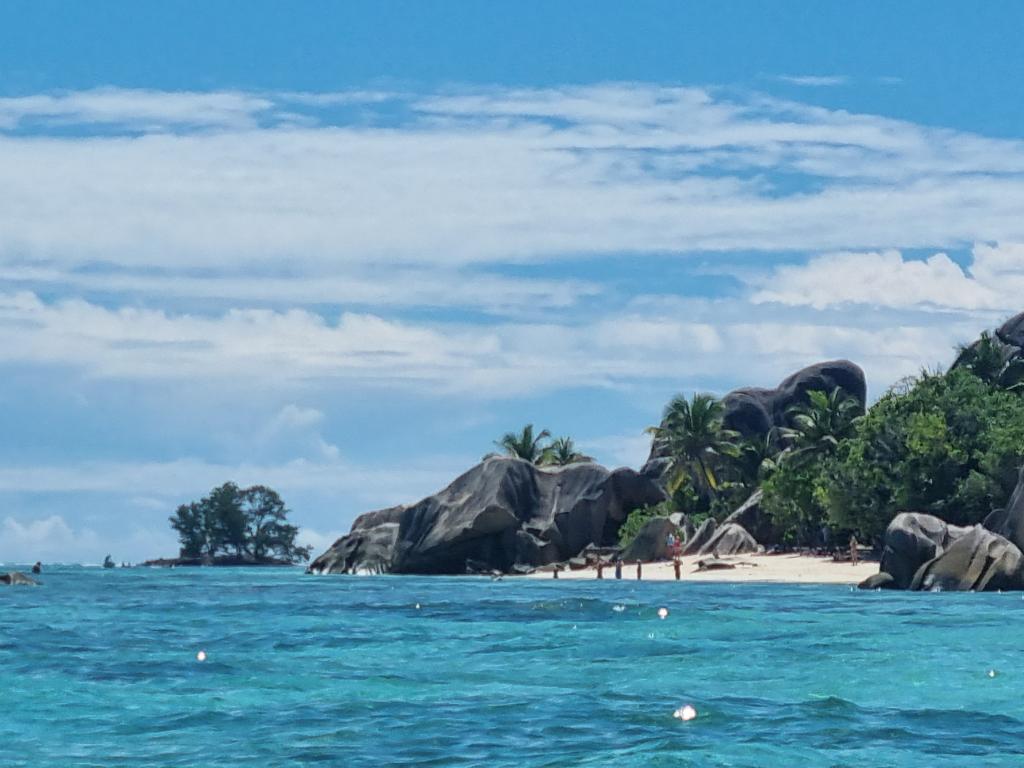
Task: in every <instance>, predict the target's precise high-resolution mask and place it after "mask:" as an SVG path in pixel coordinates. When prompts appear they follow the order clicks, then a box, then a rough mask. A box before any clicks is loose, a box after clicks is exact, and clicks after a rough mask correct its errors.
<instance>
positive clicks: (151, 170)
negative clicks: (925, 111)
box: [0, 84, 1024, 278]
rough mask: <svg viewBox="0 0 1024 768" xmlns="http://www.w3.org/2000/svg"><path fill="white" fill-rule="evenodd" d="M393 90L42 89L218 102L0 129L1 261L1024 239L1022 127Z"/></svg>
mask: <svg viewBox="0 0 1024 768" xmlns="http://www.w3.org/2000/svg"><path fill="white" fill-rule="evenodd" d="M327 96H330V97H331V98H339V97H340V95H338V94H328V95H327ZM101 97H102V98H101ZM307 97H308V98H309V99H312V98H313V95H307ZM29 98H33V97H29ZM40 98H42V97H40ZM351 98H353V99H355V100H357V101H358V100H359V99H364V100H365V101H362V102H359V103H360V104H361V105H362V107H363V108H364V109H368V110H372V109H373V108H374V104H376V103H378V102H376V101H375V100H374V99H375V98H377V97H375V96H374V95H372V94H364V95H359V94H355V95H352V96H351ZM395 98H401V99H403V101H402V104H403V105H404V106H405V107H407V110H405V111H404V112H403V114H412V115H413V116H414V117H413V118H411V119H410V118H404V119H403V120H402V121H400V122H398V123H393V124H387V123H384V124H381V123H380V122H379V121H369V122H362V123H359V124H358V125H351V124H330V122H329V119H328V117H327V116H326V115H324V114H321V113H319V112H317V111H316V109H315V107H307V108H308V109H311V110H313V111H312V112H310V113H309V114H308V115H307V117H308V118H309V124H308V125H306V126H305V127H290V126H288V125H285V124H282V123H281V122H280V121H278V122H272V124H271V125H269V126H267V127H264V126H262V125H261V124H255V125H249V126H248V127H245V128H238V127H236V121H237V120H243V121H244V120H251V119H253V117H252V116H253V115H260V114H262V113H263V111H267V112H270V113H272V114H274V115H276V114H278V112H280V111H281V110H285V109H287V108H288V106H289V104H288V102H287V96H282V95H274V94H237V93H234V94H233V93H227V94H224V93H212V94H158V93H151V92H142V93H140V92H130V91H107V92H103V93H102V94H100V95H97V94H96V93H94V92H90V93H86V94H67V95H65V96H62V97H60V98H59V99H57V101H58V102H59V103H58V104H57V106H52V104H51V102H52V101H53V97H46V99H50V101H47V100H46V99H44V100H43V101H44V103H43V106H40V107H35V108H34V109H36V111H37V112H39V113H40V114H48V113H47V110H51V111H55V112H61V110H63V112H61V114H63V113H70V114H72V115H80V116H81V119H83V120H85V119H90V120H91V119H95V118H96V116H97V115H99V116H102V115H103V114H107V113H110V114H116V115H120V116H122V117H124V120H125V121H127V122H130V120H129V117H128V116H129V115H130V114H131V113H132V111H133V110H134V111H136V112H137V113H138V115H139V118H140V120H143V121H145V120H154V121H156V122H160V121H161V120H163V121H165V122H167V121H172V122H173V120H174V119H176V118H175V117H174V116H175V115H181V118H180V119H181V120H182V121H185V122H186V123H187V122H188V120H191V119H193V116H194V115H197V114H204V113H205V110H204V109H202V108H200V107H199V106H197V103H198V104H200V105H201V104H205V102H204V101H203V100H204V99H206V100H209V101H210V102H211V104H212V105H213V106H216V105H219V106H217V108H216V109H213V107H212V106H211V110H212V112H211V114H214V117H213V118H211V122H213V123H215V124H216V125H215V126H214V128H215V129H208V130H203V131H199V132H194V131H188V130H183V131H180V132H178V133H161V132H148V131H145V130H143V131H142V133H141V135H138V134H137V133H132V134H129V135H122V134H115V135H91V136H87V137H82V136H67V135H63V134H61V135H47V134H46V133H45V130H44V131H43V135H32V136H25V135H14V134H10V135H6V136H3V137H2V138H0V262H7V264H8V266H10V265H21V266H26V265H28V264H34V265H36V266H40V265H51V266H52V265H60V266H62V267H64V268H67V267H70V266H74V265H82V264H92V263H96V262H101V263H112V264H117V265H119V266H120V267H121V268H122V269H125V270H129V271H131V270H133V269H135V270H144V269H146V268H159V269H163V270H169V271H170V272H171V273H172V274H174V273H175V271H178V272H177V274H176V276H177V277H179V278H180V277H181V272H182V271H186V270H187V269H202V268H208V267H211V266H213V265H214V264H215V265H216V266H217V271H232V270H234V271H235V272H236V273H237V271H239V270H242V269H245V268H257V267H261V266H265V265H267V264H271V263H277V264H280V263H281V261H282V260H283V259H287V260H288V261H289V264H290V265H291V266H292V267H293V270H294V271H295V272H297V273H298V274H300V275H304V276H310V275H316V276H321V275H326V276H330V275H332V274H335V273H338V274H348V271H351V270H352V269H354V268H355V267H366V266H367V265H376V267H377V268H378V269H379V268H382V266H381V265H388V264H403V265H410V264H420V265H449V266H458V265H465V264H470V263H502V262H508V261H518V260H524V259H526V260H537V259H551V258H555V257H557V258H564V257H572V256H575V255H576V254H580V253H599V254H620V253H622V252H629V253H643V252H651V251H657V252H665V251H668V252H681V251H691V250H733V249H755V250H760V251H770V250H780V249H787V250H788V249H806V250H842V249H852V248H890V247H948V246H951V245H956V244H961V243H964V242H972V241H994V240H1002V241H1012V240H1024V220H1022V218H1021V217H1020V216H1019V211H1020V208H1021V204H1022V202H1024V178H1022V177H1024V144H1022V143H1021V142H1019V141H1012V140H1002V139H1000V140H997V139H988V138H985V137H982V136H978V135H974V134H967V133H962V132H956V131H951V130H944V129H934V128H926V127H922V126H918V125H915V124H912V123H908V122H903V121H898V120H891V119H887V118H882V117H878V116H874V115H858V114H851V113H847V112H843V111H839V110H827V109H823V108H819V107H810V106H807V105H804V104H800V103H795V102H786V101H780V100H777V99H769V98H766V97H757V96H755V97H751V98H749V99H747V100H735V99H734V100H728V99H726V98H723V97H722V96H721V95H719V94H718V93H717V92H715V91H713V90H708V89H694V88H665V87H659V86H652V85H645V84H613V85H601V86H591V87H573V88H570V87H566V88H553V89H489V90H474V91H466V90H462V91H453V92H450V93H445V94H437V95H433V96H429V95H428V96H424V97H411V96H404V97H395ZM164 100H166V104H165V105H164V104H163V101H164ZM196 100H198V102H197V101H196ZM65 102H68V103H69V104H70V106H69V104H65ZM79 102H81V104H84V106H82V105H80V104H79ZM108 102H110V103H111V104H112V105H110V106H103V104H107V103H108ZM182 102H183V103H182ZM76 105H77V106H76ZM161 105H162V106H161ZM11 110H13V111H11ZM18 110H20V112H19V111H18ZM26 111H31V110H29V106H26V105H25V104H22V103H20V102H19V104H18V105H15V106H14V107H9V112H11V114H15V113H17V114H23V113H25V112H26ZM237 116H240V117H237ZM10 119H13V118H10ZM18 119H19V120H20V119H21V118H18ZM331 119H333V118H331ZM775 174H783V175H784V176H785V178H786V179H787V181H786V182H785V183H783V182H781V181H779V180H778V179H777V178H776V176H775ZM793 180H795V181H793Z"/></svg>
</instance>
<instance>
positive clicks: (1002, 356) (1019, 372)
mask: <svg viewBox="0 0 1024 768" xmlns="http://www.w3.org/2000/svg"><path fill="white" fill-rule="evenodd" d="M953 367H954V368H961V367H962V368H966V369H967V370H969V371H970V372H971V373H973V374H974V375H975V376H977V377H978V378H979V379H981V380H982V381H984V382H986V383H988V384H991V385H992V386H994V387H998V388H999V389H1005V390H1006V391H1008V392H1012V391H1018V392H1019V391H1024V359H1022V358H1021V356H1020V351H1019V350H1018V349H1017V348H1016V347H1012V346H1010V345H1008V344H1004V343H1003V342H1002V341H1000V340H999V338H998V337H996V336H994V335H992V334H991V333H990V332H988V331H985V332H983V333H982V334H981V338H979V339H978V340H977V341H976V342H974V343H973V344H970V345H968V346H965V347H961V348H960V354H959V356H958V357H957V360H956V362H955V363H954V364H953Z"/></svg>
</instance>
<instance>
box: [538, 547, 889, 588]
mask: <svg viewBox="0 0 1024 768" xmlns="http://www.w3.org/2000/svg"><path fill="white" fill-rule="evenodd" d="M701 560H713V558H709V557H707V556H701V555H691V556H688V557H683V558H680V581H691V582H692V581H700V582H736V583H738V582H770V583H776V584H849V585H851V586H853V585H856V584H859V583H860V582H862V581H863V580H864V579H866V578H867V577H868V576H873V575H874V574H876V573H878V563H877V562H875V561H871V560H866V561H865V560H862V561H861V562H859V563H857V565H853V564H852V563H850V562H849V561H847V562H837V561H835V560H833V559H832V558H830V557H817V556H814V555H804V554H779V555H766V554H752V555H737V556H735V557H723V558H720V559H718V560H717V562H718V563H720V564H722V565H734V566H735V567H733V568H715V569H713V570H698V569H697V563H698V562H699V561H701ZM641 570H642V580H643V581H675V569H674V567H673V564H672V561H670V560H665V561H658V562H651V563H643V565H642V568H641ZM522 578H526V579H548V580H552V579H553V578H554V577H553V576H552V574H551V572H550V571H536V572H534V573H531V574H527V575H525V576H523V577H522ZM558 578H559V580H562V579H569V580H582V579H594V580H596V579H597V569H596V568H593V567H587V568H580V569H578V570H563V571H560V572H559V574H558ZM604 578H605V579H615V566H614V565H606V566H605V567H604ZM622 580H623V581H627V580H628V581H636V563H623V565H622Z"/></svg>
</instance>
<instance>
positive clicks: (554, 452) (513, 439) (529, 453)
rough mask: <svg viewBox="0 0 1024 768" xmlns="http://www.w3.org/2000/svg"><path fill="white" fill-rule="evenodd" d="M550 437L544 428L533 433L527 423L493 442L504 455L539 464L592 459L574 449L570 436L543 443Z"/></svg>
mask: <svg viewBox="0 0 1024 768" xmlns="http://www.w3.org/2000/svg"><path fill="white" fill-rule="evenodd" d="M550 437H551V433H550V432H548V430H546V429H542V430H541V431H540V432H538V433H537V434H536V435H535V434H534V433H533V424H527V425H526V426H525V427H523V429H522V430H521V431H520V432H506V433H505V434H504V435H503V436H502V438H501V439H500V440H495V441H494V444H495V445H496V446H498V447H499V448H501V449H502V450H503V451H504V452H505V455H506V456H515V457H516V458H519V459H523V460H525V461H528V462H530V463H531V464H537V465H539V466H548V467H564V466H565V465H567V464H576V463H578V462H581V461H593V459H592V458H590V457H589V456H584V455H583V454H582V453H580V452H579V451H577V450H576V444H575V443H574V442H573V440H572V438H571V437H557V438H555V439H554V440H552V441H551V442H550V443H548V444H546V445H545V444H544V441H545V440H547V439H548V438H550ZM492 455H493V454H488V456H492ZM484 458H485V459H486V458H487V456H485V457H484Z"/></svg>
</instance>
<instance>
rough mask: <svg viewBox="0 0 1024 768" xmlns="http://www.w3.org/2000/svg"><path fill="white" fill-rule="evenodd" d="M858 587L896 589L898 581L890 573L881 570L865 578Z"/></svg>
mask: <svg viewBox="0 0 1024 768" xmlns="http://www.w3.org/2000/svg"><path fill="white" fill-rule="evenodd" d="M857 589H896V582H895V581H894V580H893V578H892V576H890V575H889V574H888V573H885V572H884V571H879V572H878V573H876V574H873V575H871V576H868V577H867V578H866V579H864V581H862V582H861V583H860V584H858V585H857Z"/></svg>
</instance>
